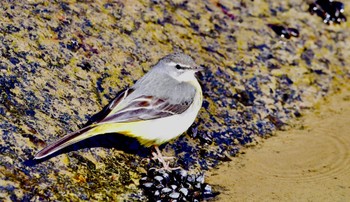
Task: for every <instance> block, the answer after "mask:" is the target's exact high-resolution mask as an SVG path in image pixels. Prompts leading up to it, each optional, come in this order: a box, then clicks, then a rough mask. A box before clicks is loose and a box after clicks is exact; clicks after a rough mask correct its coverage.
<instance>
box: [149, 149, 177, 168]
mask: <svg viewBox="0 0 350 202" xmlns="http://www.w3.org/2000/svg"><path fill="white" fill-rule="evenodd" d="M154 148H155V149H156V152H152V156H153V157H152V160H158V161H159V162H161V163H162V164H163V168H161V169H157V170H167V171H171V170H177V169H181V167H176V168H171V167H170V166H169V164H170V161H172V160H174V159H175V157H172V156H163V155H162V153H161V152H160V150H159V148H158V147H157V146H155V147H154Z"/></svg>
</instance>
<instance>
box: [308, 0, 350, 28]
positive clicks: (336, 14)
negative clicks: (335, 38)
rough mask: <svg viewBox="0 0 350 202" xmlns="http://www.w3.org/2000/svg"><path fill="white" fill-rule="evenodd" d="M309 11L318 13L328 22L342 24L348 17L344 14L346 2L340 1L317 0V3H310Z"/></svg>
mask: <svg viewBox="0 0 350 202" xmlns="http://www.w3.org/2000/svg"><path fill="white" fill-rule="evenodd" d="M309 12H310V13H311V14H314V13H316V14H317V15H318V16H320V17H321V18H322V19H323V22H324V23H326V24H330V23H337V24H340V23H341V22H345V21H346V17H345V16H344V14H343V13H344V4H343V3H342V2H339V1H332V0H317V1H316V2H315V3H312V4H310V7H309Z"/></svg>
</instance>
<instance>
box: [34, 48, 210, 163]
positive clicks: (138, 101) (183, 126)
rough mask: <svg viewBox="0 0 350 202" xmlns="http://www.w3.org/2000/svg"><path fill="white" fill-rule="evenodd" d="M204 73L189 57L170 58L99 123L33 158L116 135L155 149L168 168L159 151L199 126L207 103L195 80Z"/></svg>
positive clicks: (122, 94)
mask: <svg viewBox="0 0 350 202" xmlns="http://www.w3.org/2000/svg"><path fill="white" fill-rule="evenodd" d="M201 70H203V67H202V66H199V65H197V64H196V63H195V61H194V60H193V58H192V57H190V56H189V55H187V54H184V53H181V52H180V53H179V52H178V53H172V54H169V55H166V56H165V57H163V58H161V59H160V60H159V61H158V62H157V63H156V64H155V65H154V66H153V67H152V68H151V69H150V70H149V71H148V72H147V73H146V74H145V75H144V76H143V77H141V78H140V79H139V80H138V81H136V83H135V84H134V85H133V86H132V87H130V88H127V89H125V90H122V91H121V92H120V93H119V94H118V95H117V96H116V97H115V98H114V99H113V100H112V101H111V102H110V103H109V104H108V105H107V106H106V107H105V108H104V110H102V111H101V112H100V113H101V114H100V116H99V118H98V119H97V120H94V121H93V122H91V123H89V125H87V126H85V127H83V128H81V129H79V130H77V131H75V132H72V133H69V134H67V135H65V136H63V137H62V138H60V139H58V140H57V141H55V142H53V143H51V144H49V145H48V146H46V147H45V148H43V149H42V150H40V151H39V152H38V153H36V154H35V156H34V159H36V160H38V159H43V158H45V157H47V156H49V155H51V154H53V153H55V152H57V151H59V150H61V149H63V148H65V147H67V146H70V145H72V144H74V143H77V142H79V141H82V140H85V139H87V138H90V137H93V136H96V135H101V134H106V133H113V134H118V135H120V134H121V135H125V136H128V137H133V138H136V139H137V140H138V141H139V142H140V144H141V145H143V146H145V147H152V146H153V147H154V148H155V150H156V153H155V152H153V153H152V154H153V157H154V158H156V159H158V160H159V161H160V162H161V163H162V164H163V167H164V168H165V169H169V168H170V167H169V162H166V161H165V158H164V157H163V156H162V153H161V151H160V150H159V146H160V145H162V144H164V143H166V142H169V141H170V140H172V139H175V138H176V137H178V136H180V135H181V134H182V133H184V132H185V131H187V129H188V128H189V127H190V126H191V125H192V123H193V122H194V121H195V119H196V117H197V115H198V112H199V110H200V108H201V106H202V101H203V95H202V88H201V86H200V84H199V82H198V80H197V78H196V76H195V73H196V72H198V71H201Z"/></svg>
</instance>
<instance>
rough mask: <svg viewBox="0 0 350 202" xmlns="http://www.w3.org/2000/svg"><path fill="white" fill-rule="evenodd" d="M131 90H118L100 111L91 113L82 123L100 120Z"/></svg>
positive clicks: (131, 90) (92, 122)
mask: <svg viewBox="0 0 350 202" xmlns="http://www.w3.org/2000/svg"><path fill="white" fill-rule="evenodd" d="M133 91H134V90H133V89H125V90H123V91H120V92H119V93H118V94H117V96H116V97H115V98H114V99H113V100H112V102H110V103H109V104H108V105H107V106H105V107H104V108H103V109H102V110H101V111H100V112H98V113H97V114H95V115H93V116H92V117H91V118H90V120H89V121H88V122H87V123H86V124H85V125H84V127H86V126H88V125H91V124H94V123H98V122H100V121H102V120H103V119H104V118H106V117H107V116H108V114H109V113H111V111H112V110H113V109H114V108H115V107H116V106H117V105H118V104H119V103H120V102H121V101H122V100H123V99H124V98H126V97H127V96H128V95H130V94H131V93H132V92H133Z"/></svg>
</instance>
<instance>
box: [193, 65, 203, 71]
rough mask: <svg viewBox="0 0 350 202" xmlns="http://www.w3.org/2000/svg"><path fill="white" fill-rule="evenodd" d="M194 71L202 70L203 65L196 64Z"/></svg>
mask: <svg viewBox="0 0 350 202" xmlns="http://www.w3.org/2000/svg"><path fill="white" fill-rule="evenodd" d="M195 71H196V72H199V71H204V67H203V66H200V65H199V66H197V67H196V68H195Z"/></svg>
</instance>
